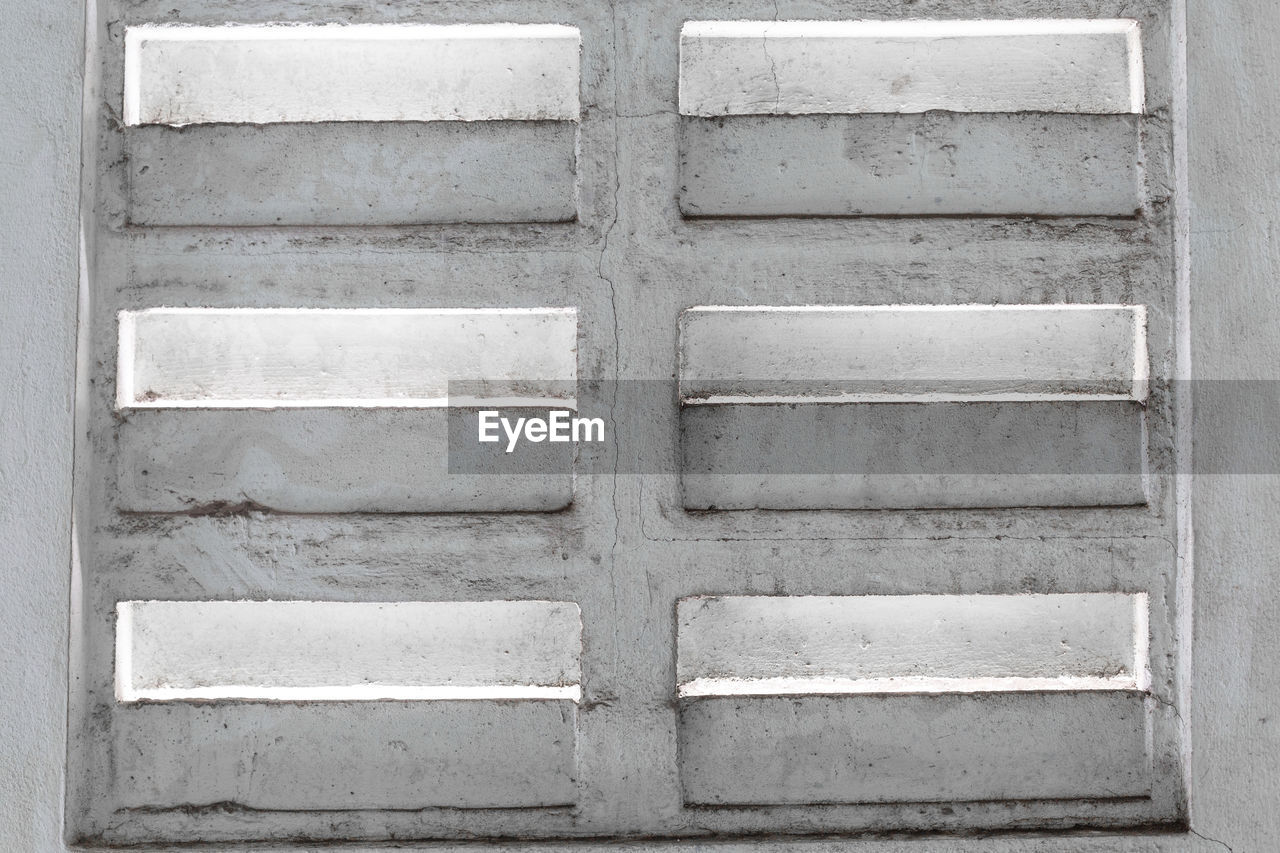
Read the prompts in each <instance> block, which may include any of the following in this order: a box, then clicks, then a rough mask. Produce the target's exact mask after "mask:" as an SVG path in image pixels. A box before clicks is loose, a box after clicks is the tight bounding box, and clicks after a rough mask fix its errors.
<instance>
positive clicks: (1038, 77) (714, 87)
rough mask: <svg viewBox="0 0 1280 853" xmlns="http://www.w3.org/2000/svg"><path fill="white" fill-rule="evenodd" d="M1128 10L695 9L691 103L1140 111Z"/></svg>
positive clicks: (737, 110)
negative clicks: (722, 14)
mask: <svg viewBox="0 0 1280 853" xmlns="http://www.w3.org/2000/svg"><path fill="white" fill-rule="evenodd" d="M1142 109H1143V77H1142V45H1141V38H1140V32H1139V27H1138V23H1137V21H1132V20H1114V19H1113V20H1105V19H1104V20H1069V19H1057V20H1047V19H1036V20H1016V19H1015V20H986V21H981V20H979V21H973V20H969V21H966V20H932V21H922V20H915V21H689V22H687V23H686V24H685V25H684V27H683V29H682V30H681V33H680V112H681V113H683V114H685V115H697V116H722V115H748V114H767V115H791V114H802V113H915V112H925V111H928V110H954V111H963V112H1023V111H1041V112H1072V113H1130V112H1132V113H1137V112H1141V111H1142Z"/></svg>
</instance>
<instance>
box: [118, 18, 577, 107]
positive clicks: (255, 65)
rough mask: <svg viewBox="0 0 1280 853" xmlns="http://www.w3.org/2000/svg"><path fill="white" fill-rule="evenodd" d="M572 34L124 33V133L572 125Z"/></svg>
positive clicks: (309, 28) (493, 30)
mask: <svg viewBox="0 0 1280 853" xmlns="http://www.w3.org/2000/svg"><path fill="white" fill-rule="evenodd" d="M580 45H581V36H580V34H579V32H578V30H577V28H575V27H567V26H559V25H551V24H526V25H519V24H455V25H445V26H440V25H433V24H354V25H333V24H330V25H318V26H316V25H294V26H290V25H280V24H265V25H264V24H259V25H249V26H245V25H236V26H212V27H210V26H176V25H143V26H134V27H129V28H128V29H127V30H126V31H125V85H124V116H125V123H126V124H130V125H134V124H168V125H185V124H199V123H209V122H229V123H246V124H265V123H270V122H316V121H440V120H461V121H478V120H491V119H526V120H528V119H533V120H541V119H560V120H573V121H576V120H577V118H578V113H579V104H578V77H579V71H578V65H579V60H578V55H579V50H580Z"/></svg>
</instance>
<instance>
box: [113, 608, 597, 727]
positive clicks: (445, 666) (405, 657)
mask: <svg viewBox="0 0 1280 853" xmlns="http://www.w3.org/2000/svg"><path fill="white" fill-rule="evenodd" d="M581 651H582V618H581V615H580V614H579V612H578V605H576V604H573V603H571V602H563V601H434V602H424V601H408V602H405V601H401V602H349V601H122V602H119V603H118V604H117V605H116V698H117V699H119V700H120V701H122V702H136V701H140V700H148V701H189V700H201V699H257V700H269V701H316V700H321V701H337V700H365V701H368V700H385V699H398V700H409V699H419V700H427V699H430V700H447V699H570V700H573V701H577V699H578V696H579V693H580V688H579V680H580V664H579V656H580V655H581Z"/></svg>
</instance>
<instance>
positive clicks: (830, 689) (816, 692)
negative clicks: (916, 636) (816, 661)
mask: <svg viewBox="0 0 1280 853" xmlns="http://www.w3.org/2000/svg"><path fill="white" fill-rule="evenodd" d="M1138 689H1140V688H1139V686H1138V684H1137V683H1136V682H1135V681H1134V678H1133V676H1132V675H1118V676H1114V677H1112V678H1087V677H1072V676H1062V677H1060V678H1021V677H1009V678H930V677H922V676H918V677H913V676H899V677H893V678H750V679H748V678H696V679H694V680H693V681H688V682H685V683H684V684H681V685H680V690H679V695H680V696H682V697H685V698H696V697H706V696H835V695H846V694H875V693H1016V692H1050V691H1081V690H1138Z"/></svg>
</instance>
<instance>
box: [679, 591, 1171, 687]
mask: <svg viewBox="0 0 1280 853" xmlns="http://www.w3.org/2000/svg"><path fill="white" fill-rule="evenodd" d="M1147 607H1148V604H1147V596H1146V595H1145V594H1141V593H1139V594H1132V595H1130V594H1126V593H1074V594H1052V595H1043V594H1042V595H866V596H814V595H804V596H763V595H762V596H696V597H693V598H685V599H681V600H680V602H679V604H678V605H677V617H676V622H677V662H676V678H677V681H678V683H679V693H680V695H681V696H684V697H693V696H744V695H752V696H769V695H785V694H843V693H854V694H882V693H890V692H892V693H925V692H928V693H941V692H967V693H976V692H991V691H1015V690H1040V691H1052V690H1117V689H1126V688H1127V689H1131V690H1136V689H1140V688H1145V686H1146V683H1147V681H1148V676H1147V671H1148V662H1147V654H1148V651H1147V650H1148V622H1147V619H1148V616H1147Z"/></svg>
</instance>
